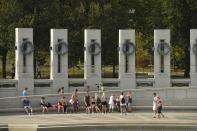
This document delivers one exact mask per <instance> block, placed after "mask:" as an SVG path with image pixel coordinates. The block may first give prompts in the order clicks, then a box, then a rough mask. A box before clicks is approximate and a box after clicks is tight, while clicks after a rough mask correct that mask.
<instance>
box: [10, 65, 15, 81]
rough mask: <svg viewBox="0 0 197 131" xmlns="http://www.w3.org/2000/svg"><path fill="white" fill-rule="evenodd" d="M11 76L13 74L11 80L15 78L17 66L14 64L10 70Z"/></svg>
mask: <svg viewBox="0 0 197 131" xmlns="http://www.w3.org/2000/svg"><path fill="white" fill-rule="evenodd" d="M10 74H11V78H12V79H14V78H15V65H14V64H12V66H11V68H10Z"/></svg>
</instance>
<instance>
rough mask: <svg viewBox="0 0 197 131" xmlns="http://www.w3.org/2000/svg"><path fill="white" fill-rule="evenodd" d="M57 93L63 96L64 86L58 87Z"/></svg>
mask: <svg viewBox="0 0 197 131" xmlns="http://www.w3.org/2000/svg"><path fill="white" fill-rule="evenodd" d="M57 93H58V94H59V95H60V96H63V95H64V87H63V86H62V87H61V88H59V89H58V91H57Z"/></svg>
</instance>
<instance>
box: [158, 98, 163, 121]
mask: <svg viewBox="0 0 197 131" xmlns="http://www.w3.org/2000/svg"><path fill="white" fill-rule="evenodd" d="M162 108H163V101H162V99H161V97H160V96H158V97H157V111H158V118H161V116H162V117H163V118H164V115H163V113H162Z"/></svg>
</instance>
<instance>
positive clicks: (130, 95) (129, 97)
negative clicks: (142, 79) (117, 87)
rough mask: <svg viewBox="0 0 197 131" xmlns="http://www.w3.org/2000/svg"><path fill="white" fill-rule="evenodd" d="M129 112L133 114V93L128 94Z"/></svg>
mask: <svg viewBox="0 0 197 131" xmlns="http://www.w3.org/2000/svg"><path fill="white" fill-rule="evenodd" d="M126 104H127V112H132V106H131V104H132V94H131V92H128V94H127V103H126Z"/></svg>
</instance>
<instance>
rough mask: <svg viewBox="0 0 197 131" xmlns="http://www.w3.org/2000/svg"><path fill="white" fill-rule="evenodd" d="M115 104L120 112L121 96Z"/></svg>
mask: <svg viewBox="0 0 197 131" xmlns="http://www.w3.org/2000/svg"><path fill="white" fill-rule="evenodd" d="M115 104H116V108H117V111H118V112H120V98H119V96H117V97H116V99H115Z"/></svg>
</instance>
